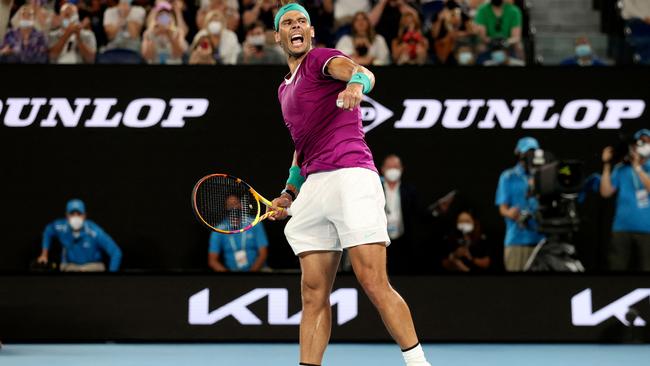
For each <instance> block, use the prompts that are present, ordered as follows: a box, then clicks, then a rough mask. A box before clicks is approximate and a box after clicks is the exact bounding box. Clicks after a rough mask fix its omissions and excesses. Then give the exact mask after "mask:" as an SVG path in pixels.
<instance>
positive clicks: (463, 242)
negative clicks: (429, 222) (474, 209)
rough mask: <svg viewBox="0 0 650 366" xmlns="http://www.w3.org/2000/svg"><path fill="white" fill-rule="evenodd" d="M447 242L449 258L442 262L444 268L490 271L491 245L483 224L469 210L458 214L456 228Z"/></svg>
mask: <svg viewBox="0 0 650 366" xmlns="http://www.w3.org/2000/svg"><path fill="white" fill-rule="evenodd" d="M446 242H447V256H445V258H444V259H443V260H442V267H443V268H445V269H446V270H448V271H457V272H484V271H486V270H488V269H489V267H490V262H491V261H490V256H489V249H490V248H489V243H488V241H487V238H486V236H485V234H484V233H483V232H482V230H481V224H480V223H479V221H478V220H477V219H476V217H475V215H474V214H473V213H471V212H470V211H469V210H463V211H461V212H460V213H459V214H458V217H457V218H456V227H455V229H454V230H453V231H452V232H451V233H450V234H449V235H448V236H447V240H446Z"/></svg>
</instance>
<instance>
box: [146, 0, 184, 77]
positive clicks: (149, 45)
mask: <svg viewBox="0 0 650 366" xmlns="http://www.w3.org/2000/svg"><path fill="white" fill-rule="evenodd" d="M153 11H154V12H155V13H156V16H155V18H153V19H152V20H151V22H150V23H149V26H148V27H147V30H146V31H145V32H144V36H143V39H142V57H144V59H145V60H147V62H148V63H150V64H161V65H172V64H182V63H183V53H184V52H185V50H186V49H187V42H186V41H185V34H184V33H183V32H182V31H181V30H180V29H179V28H178V27H177V26H176V16H175V14H174V13H173V12H172V7H171V5H169V3H166V2H161V3H159V4H158V6H156V8H155V9H154V10H153Z"/></svg>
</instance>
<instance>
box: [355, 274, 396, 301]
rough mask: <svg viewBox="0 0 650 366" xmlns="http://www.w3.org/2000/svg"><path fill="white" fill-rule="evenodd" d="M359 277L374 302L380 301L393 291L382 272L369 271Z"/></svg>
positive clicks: (360, 282)
mask: <svg viewBox="0 0 650 366" xmlns="http://www.w3.org/2000/svg"><path fill="white" fill-rule="evenodd" d="M357 278H358V280H359V284H360V285H361V287H363V290H364V292H365V293H366V295H368V297H369V298H370V300H371V301H372V302H373V303H375V302H377V301H380V300H381V299H382V298H383V297H385V296H386V294H388V293H389V292H390V291H391V287H390V284H389V283H388V279H387V278H386V277H385V276H382V275H381V274H378V273H374V272H368V273H363V274H361V275H359V276H357Z"/></svg>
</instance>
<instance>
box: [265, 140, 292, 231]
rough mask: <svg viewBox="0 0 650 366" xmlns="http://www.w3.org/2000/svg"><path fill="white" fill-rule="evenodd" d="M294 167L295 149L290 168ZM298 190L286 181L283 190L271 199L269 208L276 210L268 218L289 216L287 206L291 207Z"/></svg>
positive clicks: (277, 218)
mask: <svg viewBox="0 0 650 366" xmlns="http://www.w3.org/2000/svg"><path fill="white" fill-rule="evenodd" d="M294 167H298V153H297V152H296V151H294V152H293V160H292V161H291V168H293V169H295V168H294ZM298 191H299V189H298V187H296V186H295V185H293V184H291V183H289V182H287V184H286V186H285V187H284V190H283V191H282V193H280V196H279V197H277V198H275V199H274V200H273V201H271V203H272V207H271V209H272V210H275V211H277V213H276V214H275V215H273V216H270V217H269V220H272V221H275V220H284V219H286V218H287V216H289V214H288V212H287V208H289V207H291V204H292V203H293V200H294V197H298ZM290 192H291V193H293V195H294V197H292V196H291V193H290ZM279 208H282V210H278V209H279Z"/></svg>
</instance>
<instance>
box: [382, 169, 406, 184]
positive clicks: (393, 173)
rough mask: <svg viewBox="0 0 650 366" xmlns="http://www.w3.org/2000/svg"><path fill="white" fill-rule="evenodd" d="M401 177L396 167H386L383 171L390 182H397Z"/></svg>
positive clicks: (400, 172)
mask: <svg viewBox="0 0 650 366" xmlns="http://www.w3.org/2000/svg"><path fill="white" fill-rule="evenodd" d="M401 177H402V171H401V170H399V169H397V168H390V169H386V171H385V172H384V178H386V180H387V181H389V182H391V183H394V182H397V181H398V180H399V179H400V178H401Z"/></svg>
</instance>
